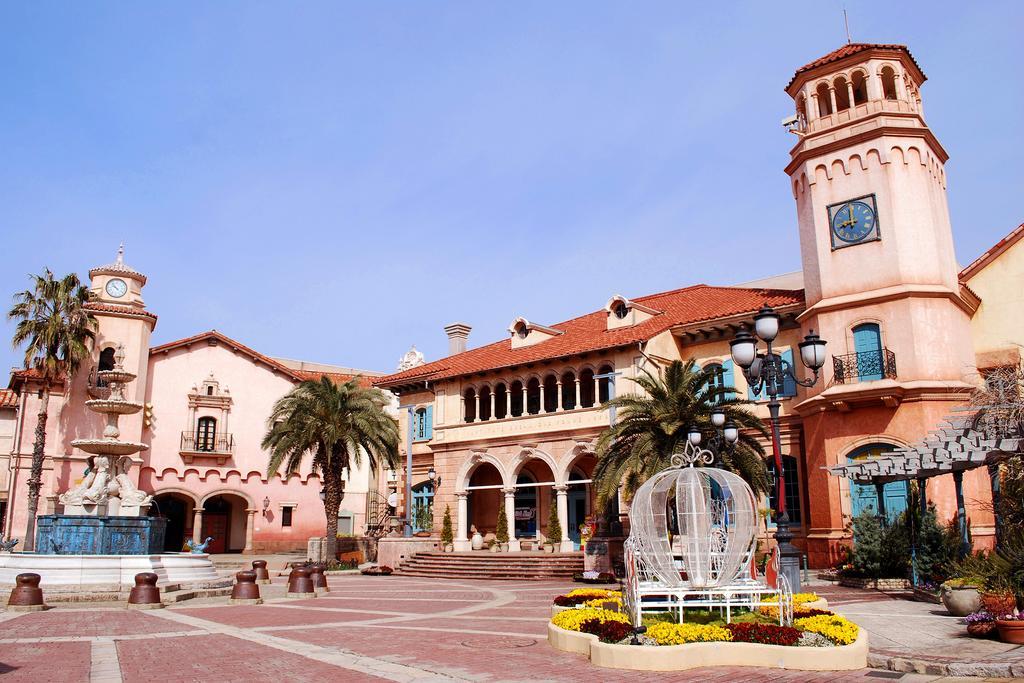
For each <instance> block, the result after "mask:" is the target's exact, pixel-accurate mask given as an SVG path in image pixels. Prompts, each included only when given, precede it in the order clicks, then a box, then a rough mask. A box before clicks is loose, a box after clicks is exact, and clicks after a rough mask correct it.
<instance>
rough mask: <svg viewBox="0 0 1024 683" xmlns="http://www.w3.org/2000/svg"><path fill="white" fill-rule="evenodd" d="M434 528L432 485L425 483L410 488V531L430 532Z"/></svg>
mask: <svg viewBox="0 0 1024 683" xmlns="http://www.w3.org/2000/svg"><path fill="white" fill-rule="evenodd" d="M433 528H434V485H433V484H432V483H431V482H429V481H425V482H423V483H421V484H417V485H416V486H413V487H412V529H413V531H432V530H433Z"/></svg>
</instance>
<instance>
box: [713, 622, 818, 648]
mask: <svg viewBox="0 0 1024 683" xmlns="http://www.w3.org/2000/svg"><path fill="white" fill-rule="evenodd" d="M726 628H727V629H729V633H731V634H732V640H733V642H738V643H761V644H762V645H796V644H797V641H799V640H800V631H799V630H798V629H795V628H792V627H790V626H776V625H774V624H727V625H726Z"/></svg>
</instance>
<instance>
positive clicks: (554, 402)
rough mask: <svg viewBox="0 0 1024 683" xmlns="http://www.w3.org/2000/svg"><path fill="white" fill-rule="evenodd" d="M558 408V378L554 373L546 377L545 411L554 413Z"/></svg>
mask: <svg viewBox="0 0 1024 683" xmlns="http://www.w3.org/2000/svg"><path fill="white" fill-rule="evenodd" d="M557 409H558V379H557V378H556V377H555V376H554V375H548V376H547V377H545V378H544V412H545V413H553V412H555V411H556V410H557Z"/></svg>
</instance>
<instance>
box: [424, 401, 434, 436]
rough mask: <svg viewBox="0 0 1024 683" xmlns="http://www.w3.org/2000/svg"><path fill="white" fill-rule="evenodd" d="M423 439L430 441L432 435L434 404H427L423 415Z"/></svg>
mask: <svg viewBox="0 0 1024 683" xmlns="http://www.w3.org/2000/svg"><path fill="white" fill-rule="evenodd" d="M424 422H425V423H426V424H424V425H423V439H424V440H425V441H430V439H432V438H433V437H434V406H427V413H426V415H424Z"/></svg>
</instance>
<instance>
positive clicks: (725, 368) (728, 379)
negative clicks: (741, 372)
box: [722, 358, 736, 399]
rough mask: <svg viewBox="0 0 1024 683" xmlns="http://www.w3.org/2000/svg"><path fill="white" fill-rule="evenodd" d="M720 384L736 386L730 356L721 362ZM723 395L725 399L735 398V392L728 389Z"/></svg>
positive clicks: (734, 372) (733, 367)
mask: <svg viewBox="0 0 1024 683" xmlns="http://www.w3.org/2000/svg"><path fill="white" fill-rule="evenodd" d="M722 384H724V385H725V386H727V387H735V386H736V371H735V366H734V365H733V362H732V359H731V358H730V359H729V360H727V361H725V362H724V363H722ZM725 397H726V398H727V399H733V398H736V392H735V391H730V392H729V393H728V394H726V396H725Z"/></svg>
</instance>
